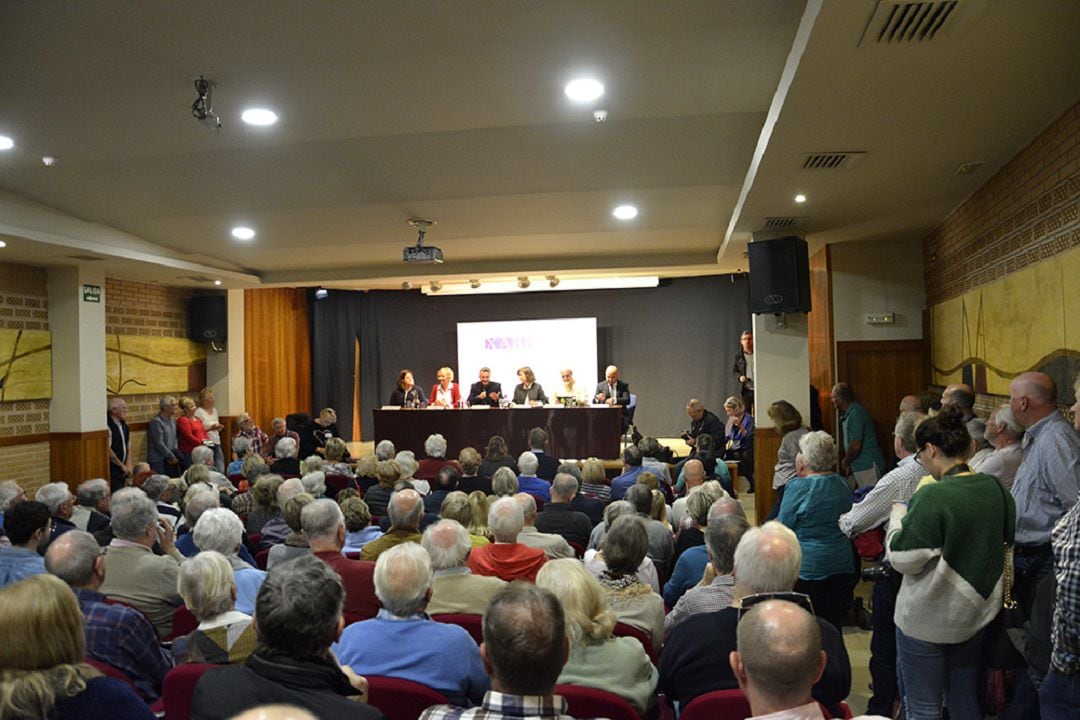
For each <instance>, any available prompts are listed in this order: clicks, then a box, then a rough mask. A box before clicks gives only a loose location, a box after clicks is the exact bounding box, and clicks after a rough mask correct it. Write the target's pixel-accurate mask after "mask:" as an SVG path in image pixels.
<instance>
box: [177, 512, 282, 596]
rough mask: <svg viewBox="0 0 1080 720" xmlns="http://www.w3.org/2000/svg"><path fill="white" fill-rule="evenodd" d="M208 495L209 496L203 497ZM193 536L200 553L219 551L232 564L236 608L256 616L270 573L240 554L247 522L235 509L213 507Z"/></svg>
mask: <svg viewBox="0 0 1080 720" xmlns="http://www.w3.org/2000/svg"><path fill="white" fill-rule="evenodd" d="M206 494H208V493H203V494H202V495H206ZM202 495H198V496H196V497H197V498H198V497H202ZM191 535H192V536H193V537H194V539H195V545H196V546H198V548H199V550H201V551H206V550H213V551H215V552H219V553H221V554H222V555H224V556H225V559H226V560H228V561H229V565H230V566H231V567H232V571H233V578H234V579H235V580H236V601H235V606H236V609H237V611H239V612H242V613H244V614H245V615H253V614H254V613H255V598H256V597H258V595H259V588H261V587H262V584H263V581H264V580H265V579H266V571H264V570H260V569H258V568H257V567H255V566H254V565H252V564H250V563H248V562H245V561H244V560H242V559H241V558H240V557H239V555H238V554H237V553H238V552H239V550H240V548H242V547H243V544H242V542H241V538H242V537H243V535H244V523H243V522H242V521H241V520H240V518H239V517H237V515H236V513H234V512H233V511H232V510H226V509H225V508H210V509H207V510H206V511H205V512H204V513H202V515H201V516H200V517H199V520H198V522H196V523H195V529H194V530H192V532H191Z"/></svg>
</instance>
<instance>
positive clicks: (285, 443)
mask: <svg viewBox="0 0 1080 720" xmlns="http://www.w3.org/2000/svg"><path fill="white" fill-rule="evenodd" d="M299 449H300V446H299V445H298V444H297V442H296V440H293V439H292V438H291V437H286V438H282V439H281V440H279V441H278V442H277V444H275V445H274V456H275V457H276V458H277V459H276V460H274V462H273V464H272V465H271V466H270V471H271V472H273V473H275V474H277V475H299V474H300V461H299V460H297V459H296V453H297V451H298V450H299Z"/></svg>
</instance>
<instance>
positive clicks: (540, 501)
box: [529, 493, 544, 513]
mask: <svg viewBox="0 0 1080 720" xmlns="http://www.w3.org/2000/svg"><path fill="white" fill-rule="evenodd" d="M529 494H530V495H532V496H533V498H535V499H536V512H538V513H539V512H544V498H542V497H540V496H539V495H533V494H532V493H529Z"/></svg>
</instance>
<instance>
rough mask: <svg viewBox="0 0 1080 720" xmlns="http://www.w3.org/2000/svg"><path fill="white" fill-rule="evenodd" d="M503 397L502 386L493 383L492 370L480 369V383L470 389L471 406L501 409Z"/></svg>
mask: <svg viewBox="0 0 1080 720" xmlns="http://www.w3.org/2000/svg"><path fill="white" fill-rule="evenodd" d="M501 397H502V385H501V384H500V383H497V382H492V381H491V368H486V367H485V368H480V381H479V382H474V383H473V384H472V386H471V387H470V388H469V404H470V405H490V406H491V407H499V398H501Z"/></svg>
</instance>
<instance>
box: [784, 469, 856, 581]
mask: <svg viewBox="0 0 1080 720" xmlns="http://www.w3.org/2000/svg"><path fill="white" fill-rule="evenodd" d="M850 509H851V488H850V487H848V484H847V481H846V480H844V478H842V477H840V476H839V475H836V474H835V473H829V474H827V475H811V476H810V477H795V478H793V479H792V480H790V481H789V482H788V484H787V489H786V490H784V499H783V501H781V503H780V516H779V517H778V518H777V519H778V520H779V521H780V522H782V523H783V524H785V525H787V526H788V527H789V528H791V529H792V530H793V531H794V532H795V535H796V536H797V537H798V538H799V544H800V545H801V546H802V551H803V559H802V569H800V570H799V578H800V579H802V580H824V579H825V578H828V577H832V576H833V575H844V574H847V573H853V572H855V567H854V564H853V562H852V558H853V555H852V553H851V541H850V540H848V539H847V537H845V536H844V534H843V533H842V532H840V525H839V519H840V516H841V515H843V514H844V513H846V512H847V511H848V510H850Z"/></svg>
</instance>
